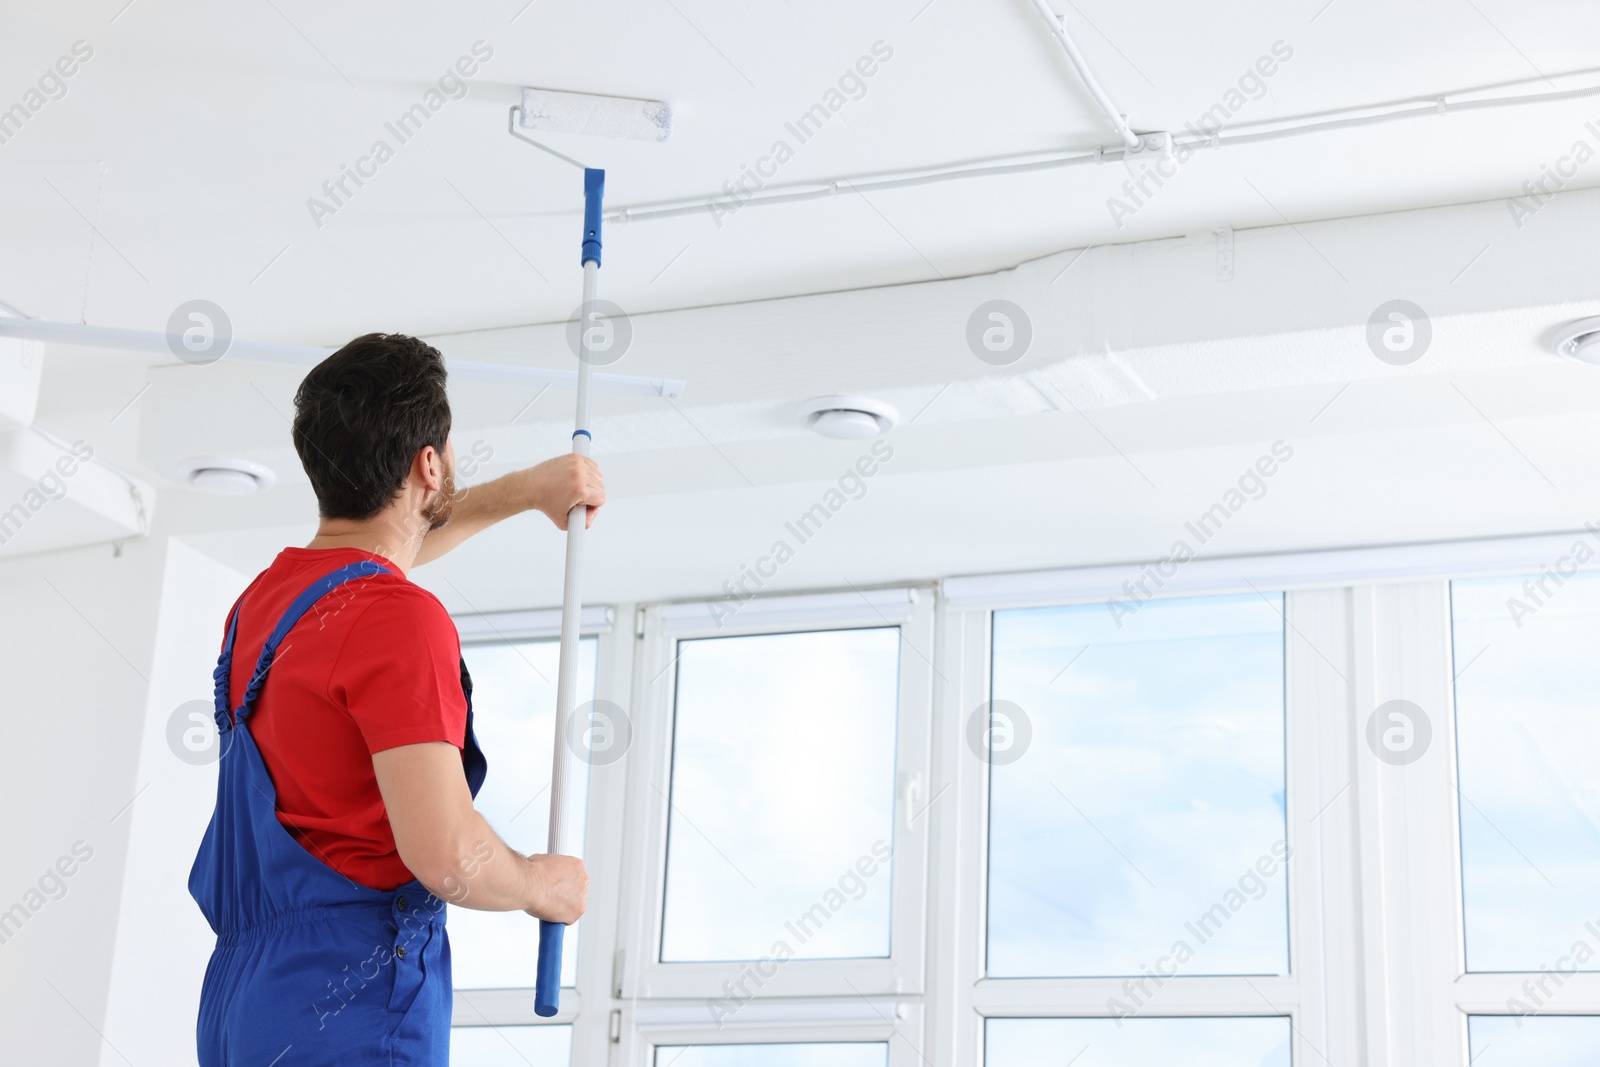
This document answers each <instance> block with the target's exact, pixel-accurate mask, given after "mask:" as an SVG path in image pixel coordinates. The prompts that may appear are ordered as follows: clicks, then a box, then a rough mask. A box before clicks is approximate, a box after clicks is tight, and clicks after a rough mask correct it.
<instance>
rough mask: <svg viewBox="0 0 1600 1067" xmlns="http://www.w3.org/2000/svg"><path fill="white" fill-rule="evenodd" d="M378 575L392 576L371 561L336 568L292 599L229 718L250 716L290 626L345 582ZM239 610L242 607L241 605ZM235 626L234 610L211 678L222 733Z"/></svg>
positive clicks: (237, 718) (237, 622) (224, 727)
mask: <svg viewBox="0 0 1600 1067" xmlns="http://www.w3.org/2000/svg"><path fill="white" fill-rule="evenodd" d="M380 573H382V574H392V573H393V572H392V571H390V570H389V568H387V567H384V566H382V565H381V564H378V563H374V562H372V561H371V560H367V559H364V560H360V561H359V562H356V563H351V564H348V565H347V566H344V567H340V568H339V569H338V570H336V571H334V572H333V573H332V574H328V575H324V576H323V577H321V578H318V579H317V580H316V581H314V582H312V583H311V584H310V585H308V586H307V587H306V588H305V590H304V591H303V592H301V594H300V595H299V596H297V597H295V598H294V602H293V603H291V604H290V605H289V607H288V610H286V611H285V612H284V613H283V617H282V618H280V619H279V620H278V625H276V626H274V627H273V628H272V633H271V634H270V635H269V636H268V637H267V641H266V643H265V644H264V645H262V646H261V655H260V657H258V658H257V660H256V669H255V671H254V672H253V673H252V674H251V675H250V683H249V684H248V685H247V686H245V690H244V697H243V698H242V699H241V700H240V702H239V707H238V708H237V709H236V710H235V711H234V714H233V716H232V718H233V719H235V720H237V721H243V720H244V719H246V718H248V717H249V716H250V713H251V711H253V710H254V708H255V702H256V697H257V696H259V695H260V693H261V687H262V685H264V684H265V683H266V680H267V672H268V671H270V670H271V669H272V661H273V658H274V657H275V656H276V655H277V654H278V645H279V644H280V643H281V642H282V641H283V639H284V637H285V636H286V635H287V634H288V633H289V631H290V630H291V629H292V628H293V627H294V624H295V623H297V622H299V621H300V617H301V616H302V615H304V614H305V613H306V612H308V611H310V610H311V606H312V605H313V604H315V603H316V602H317V601H319V600H321V599H322V598H323V597H325V596H327V595H328V594H329V593H331V592H333V591H334V590H335V589H337V588H339V587H340V586H341V585H343V584H345V583H346V582H348V581H352V580H354V579H356V578H370V577H371V576H372V575H374V574H380ZM240 606H242V603H241V605H240ZM238 625H239V610H238V608H235V609H234V613H233V618H232V620H230V621H229V623H228V637H227V640H226V642H225V644H224V645H223V649H222V655H221V657H219V658H218V661H217V669H216V671H215V673H214V674H213V678H214V679H215V681H216V704H217V707H218V708H219V709H220V710H219V712H218V716H219V717H218V720H217V728H218V729H219V730H226V729H228V728H230V727H231V725H232V723H230V722H225V721H224V720H225V719H227V718H228V716H227V713H226V709H227V707H228V703H229V701H228V696H229V692H228V690H229V679H230V677H231V674H232V662H233V643H234V635H235V631H236V630H237V628H238Z"/></svg>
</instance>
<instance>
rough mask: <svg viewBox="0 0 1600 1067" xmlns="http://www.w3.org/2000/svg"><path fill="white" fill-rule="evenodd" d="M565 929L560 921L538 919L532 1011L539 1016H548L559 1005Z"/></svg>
mask: <svg viewBox="0 0 1600 1067" xmlns="http://www.w3.org/2000/svg"><path fill="white" fill-rule="evenodd" d="M566 929H567V928H566V927H565V926H563V925H562V924H560V923H553V922H548V921H546V920H544V919H540V920H539V978H538V986H537V988H536V989H535V990H534V994H533V1013H534V1014H535V1015H538V1016H540V1017H541V1018H549V1017H550V1016H552V1015H554V1014H555V1013H556V1011H557V1010H558V1009H560V1007H561V935H562V934H563V933H564V932H565V931H566ZM523 1003H527V1001H523Z"/></svg>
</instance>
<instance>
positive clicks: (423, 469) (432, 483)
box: [411, 445, 444, 493]
mask: <svg viewBox="0 0 1600 1067" xmlns="http://www.w3.org/2000/svg"><path fill="white" fill-rule="evenodd" d="M411 471H412V473H413V474H415V475H416V476H417V480H418V481H420V482H421V483H422V487H423V488H424V489H426V490H427V491H428V492H430V493H437V492H438V491H439V490H440V489H443V488H444V454H443V453H442V452H440V451H439V450H438V449H437V448H434V447H433V446H432V445H423V446H422V448H421V449H419V450H418V451H417V455H416V458H415V459H413V460H412V461H411Z"/></svg>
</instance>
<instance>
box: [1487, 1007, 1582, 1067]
mask: <svg viewBox="0 0 1600 1067" xmlns="http://www.w3.org/2000/svg"><path fill="white" fill-rule="evenodd" d="M1468 1034H1469V1039H1470V1044H1471V1049H1472V1053H1471V1054H1472V1065H1473V1067H1525V1065H1533V1064H1537V1065H1538V1067H1593V1064H1595V1063H1600V1018H1595V1017H1593V1016H1589V1017H1584V1016H1561V1015H1545V1016H1541V1017H1538V1018H1532V1019H1513V1018H1507V1017H1504V1016H1493V1015H1474V1016H1473V1017H1472V1018H1471V1019H1470V1020H1468Z"/></svg>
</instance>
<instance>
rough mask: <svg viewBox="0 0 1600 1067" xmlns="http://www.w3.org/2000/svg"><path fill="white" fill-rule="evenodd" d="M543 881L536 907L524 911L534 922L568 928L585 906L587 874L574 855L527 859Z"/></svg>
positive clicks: (587, 888)
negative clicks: (542, 889)
mask: <svg viewBox="0 0 1600 1067" xmlns="http://www.w3.org/2000/svg"><path fill="white" fill-rule="evenodd" d="M528 862H529V863H531V864H533V865H534V868H535V872H536V873H537V875H538V876H539V878H540V879H542V880H543V882H544V891H543V893H542V894H541V898H540V901H539V903H538V905H536V906H535V907H532V908H528V909H526V910H527V912H528V914H529V915H532V916H533V917H534V918H535V919H543V920H545V921H546V922H554V923H564V924H566V925H567V926H571V925H572V924H573V923H575V922H577V921H578V919H579V918H580V917H581V916H582V915H583V911H584V909H585V908H586V907H588V906H589V872H588V871H587V870H585V869H584V866H583V861H582V860H580V859H578V858H577V857H576V856H563V855H561V854H559V853H554V852H544V853H540V854H538V855H533V856H529V857H528Z"/></svg>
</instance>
